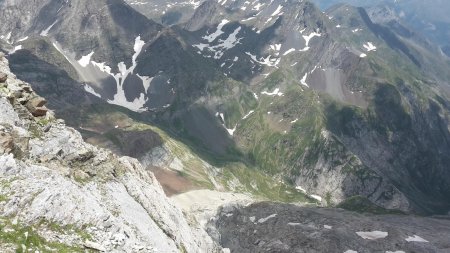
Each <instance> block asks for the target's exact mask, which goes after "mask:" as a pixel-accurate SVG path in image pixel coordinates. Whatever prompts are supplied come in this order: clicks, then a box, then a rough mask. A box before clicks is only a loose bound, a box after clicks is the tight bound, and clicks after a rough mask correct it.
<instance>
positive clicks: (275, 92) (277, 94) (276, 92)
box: [261, 88, 283, 97]
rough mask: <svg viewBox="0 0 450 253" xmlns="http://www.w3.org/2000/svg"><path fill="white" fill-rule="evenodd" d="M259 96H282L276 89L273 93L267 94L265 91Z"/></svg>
mask: <svg viewBox="0 0 450 253" xmlns="http://www.w3.org/2000/svg"><path fill="white" fill-rule="evenodd" d="M261 94H263V95H267V96H280V97H281V96H283V93H282V92H280V89H279V88H276V89H275V90H274V91H273V92H267V91H263V92H261Z"/></svg>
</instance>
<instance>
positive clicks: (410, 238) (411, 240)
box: [405, 235, 428, 242]
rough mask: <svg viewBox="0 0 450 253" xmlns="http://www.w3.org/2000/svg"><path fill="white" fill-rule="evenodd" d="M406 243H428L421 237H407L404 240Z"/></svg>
mask: <svg viewBox="0 0 450 253" xmlns="http://www.w3.org/2000/svg"><path fill="white" fill-rule="evenodd" d="M405 240H406V241H407V242H428V241H427V240H425V239H423V238H422V237H420V236H418V235H414V236H409V237H408V238H406V239H405Z"/></svg>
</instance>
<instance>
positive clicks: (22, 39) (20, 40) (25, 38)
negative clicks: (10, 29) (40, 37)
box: [17, 36, 28, 42]
mask: <svg viewBox="0 0 450 253" xmlns="http://www.w3.org/2000/svg"><path fill="white" fill-rule="evenodd" d="M27 39H28V36H26V37H24V38H21V39H19V40H18V41H17V42H22V41H26V40H27Z"/></svg>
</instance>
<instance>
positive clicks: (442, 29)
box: [314, 0, 450, 55]
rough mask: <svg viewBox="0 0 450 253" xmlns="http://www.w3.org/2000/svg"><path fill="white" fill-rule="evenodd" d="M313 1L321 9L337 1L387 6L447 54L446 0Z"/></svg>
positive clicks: (378, 6)
mask: <svg viewBox="0 0 450 253" xmlns="http://www.w3.org/2000/svg"><path fill="white" fill-rule="evenodd" d="M314 2H315V3H317V4H318V5H319V6H320V7H321V8H322V9H327V8H330V7H332V6H333V5H335V4H339V3H348V4H351V5H353V6H362V7H366V8H375V9H377V8H380V7H381V8H384V7H386V6H388V7H389V8H390V9H392V10H393V11H394V12H395V14H396V16H397V17H398V18H399V19H401V20H402V21H403V22H406V23H408V24H409V26H411V27H412V28H413V29H414V30H415V31H417V32H419V33H421V34H423V35H424V36H425V37H426V38H427V39H428V40H430V41H432V42H434V43H435V44H437V45H439V46H440V48H441V50H442V51H443V52H444V53H445V54H447V55H449V43H448V41H450V37H449V36H450V33H449V31H448V26H449V24H450V19H449V18H448V15H447V13H448V12H449V11H450V4H449V3H448V2H447V1H444V0H438V1H431V0H425V1H418V0H417V1H416V0H410V1H391V0H383V1H379V0H376V1H375V0H364V1H361V0H360V1H354V0H314Z"/></svg>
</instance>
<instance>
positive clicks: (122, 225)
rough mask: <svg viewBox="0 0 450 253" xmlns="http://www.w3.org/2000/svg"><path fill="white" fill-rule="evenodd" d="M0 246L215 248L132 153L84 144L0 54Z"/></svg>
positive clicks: (20, 249)
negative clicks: (124, 153) (117, 153)
mask: <svg viewBox="0 0 450 253" xmlns="http://www.w3.org/2000/svg"><path fill="white" fill-rule="evenodd" d="M0 54H1V53H0ZM0 186H1V187H0V249H1V250H0V251H1V252H16V251H17V252H49V251H50V252H85V251H86V250H88V251H105V252H216V251H218V250H219V247H217V246H215V244H214V243H213V241H212V240H211V238H210V237H208V236H207V234H206V233H205V232H204V231H203V230H202V229H195V228H192V227H190V225H189V224H188V222H187V221H186V219H185V217H184V215H183V213H182V212H181V211H180V210H179V209H178V208H177V207H175V206H174V205H173V204H172V202H171V201H170V200H169V199H167V198H166V196H165V195H164V192H163V190H162V188H161V186H160V185H159V183H158V182H157V181H156V179H155V177H154V176H153V174H151V173H150V172H148V171H146V170H144V169H143V168H142V166H141V164H139V162H138V161H137V160H135V159H131V158H128V157H118V156H115V155H113V154H112V153H111V152H108V151H105V150H103V149H98V148H96V147H94V146H92V145H89V144H86V143H85V142H84V141H83V139H82V137H81V135H80V134H79V133H78V132H76V131H75V130H74V129H72V128H69V127H66V126H65V124H64V122H63V121H62V120H57V119H55V117H54V116H53V113H52V112H51V111H49V110H48V109H47V108H45V99H43V98H41V97H39V96H38V95H37V94H36V93H34V91H33V90H32V89H31V87H30V86H29V85H28V84H26V83H24V82H22V81H20V80H18V79H17V78H16V77H15V76H14V74H12V73H11V72H10V70H9V67H8V61H7V60H6V59H5V58H4V55H3V54H1V55H0Z"/></svg>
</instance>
